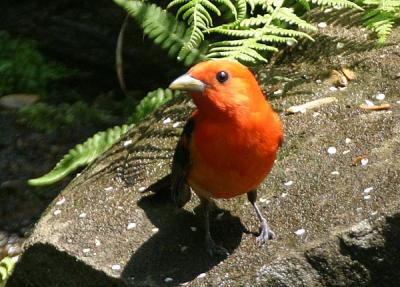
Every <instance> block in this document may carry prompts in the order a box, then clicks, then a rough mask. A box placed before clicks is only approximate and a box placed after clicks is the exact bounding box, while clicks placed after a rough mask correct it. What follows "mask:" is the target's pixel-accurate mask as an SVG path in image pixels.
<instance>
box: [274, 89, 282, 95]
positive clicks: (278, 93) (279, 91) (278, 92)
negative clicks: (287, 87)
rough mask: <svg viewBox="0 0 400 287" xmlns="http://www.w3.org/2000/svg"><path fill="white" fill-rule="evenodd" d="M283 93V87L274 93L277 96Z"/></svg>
mask: <svg viewBox="0 0 400 287" xmlns="http://www.w3.org/2000/svg"><path fill="white" fill-rule="evenodd" d="M282 94H283V90H282V89H279V90H276V91H275V92H274V95H276V96H279V95H282Z"/></svg>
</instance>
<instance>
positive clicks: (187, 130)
mask: <svg viewBox="0 0 400 287" xmlns="http://www.w3.org/2000/svg"><path fill="white" fill-rule="evenodd" d="M194 125H195V123H194V119H193V118H190V119H189V120H188V121H187V122H186V124H185V127H184V128H183V132H182V135H181V137H180V139H179V142H178V144H177V146H176V148H175V154H174V158H173V161H172V171H171V197H172V200H173V201H174V202H175V203H176V204H177V205H178V206H180V207H182V206H184V205H185V204H186V203H187V202H188V201H189V200H190V198H191V195H192V192H191V190H190V186H189V185H188V183H187V180H186V177H187V173H188V171H189V168H190V164H191V158H190V150H189V146H190V141H191V137H192V132H193V130H194Z"/></svg>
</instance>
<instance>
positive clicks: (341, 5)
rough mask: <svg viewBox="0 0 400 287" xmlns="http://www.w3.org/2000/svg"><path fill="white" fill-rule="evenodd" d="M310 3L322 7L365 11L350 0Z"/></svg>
mask: <svg viewBox="0 0 400 287" xmlns="http://www.w3.org/2000/svg"><path fill="white" fill-rule="evenodd" d="M310 2H311V3H314V4H318V5H320V6H335V7H339V8H352V9H357V10H363V9H362V8H361V7H360V6H358V5H357V4H356V3H354V2H351V1H348V0H311V1H310Z"/></svg>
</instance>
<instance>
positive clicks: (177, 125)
mask: <svg viewBox="0 0 400 287" xmlns="http://www.w3.org/2000/svg"><path fill="white" fill-rule="evenodd" d="M180 124H181V123H180V122H176V123H174V124H173V125H172V127H173V128H177V127H179V126H180Z"/></svg>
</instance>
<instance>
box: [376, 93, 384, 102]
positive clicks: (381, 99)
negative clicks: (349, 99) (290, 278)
mask: <svg viewBox="0 0 400 287" xmlns="http://www.w3.org/2000/svg"><path fill="white" fill-rule="evenodd" d="M375 99H377V100H379V101H383V100H384V99H385V94H382V93H379V94H377V95H376V96H375Z"/></svg>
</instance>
